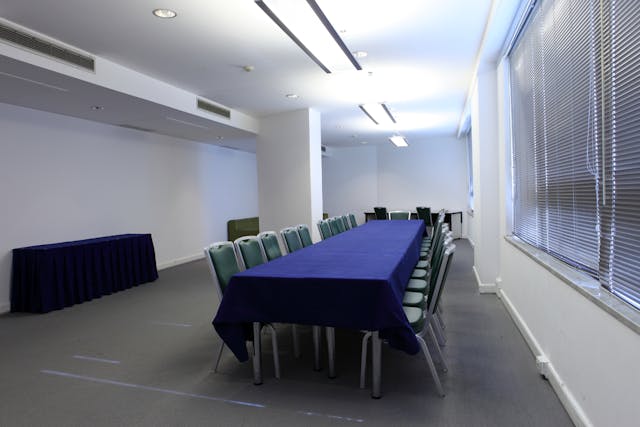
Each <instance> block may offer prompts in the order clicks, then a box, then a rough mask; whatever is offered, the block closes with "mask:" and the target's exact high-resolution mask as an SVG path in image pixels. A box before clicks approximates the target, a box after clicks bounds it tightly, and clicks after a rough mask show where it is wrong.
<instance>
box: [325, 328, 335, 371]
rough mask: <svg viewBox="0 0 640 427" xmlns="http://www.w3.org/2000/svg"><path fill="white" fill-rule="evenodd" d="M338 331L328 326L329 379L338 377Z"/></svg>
mask: <svg viewBox="0 0 640 427" xmlns="http://www.w3.org/2000/svg"><path fill="white" fill-rule="evenodd" d="M335 354H336V330H335V329H334V328H331V327H329V326H327V356H328V359H329V378H331V379H334V378H335V377H336V363H335Z"/></svg>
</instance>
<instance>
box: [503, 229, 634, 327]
mask: <svg viewBox="0 0 640 427" xmlns="http://www.w3.org/2000/svg"><path fill="white" fill-rule="evenodd" d="M505 240H506V241H507V242H509V243H510V244H511V245H513V246H514V247H516V248H518V249H519V250H520V251H522V252H523V253H524V254H525V255H527V256H528V257H529V258H531V259H532V260H534V261H535V262H536V263H538V264H539V265H541V266H542V267H544V268H545V269H546V270H548V271H549V272H550V273H551V274H553V275H554V276H556V277H557V278H558V279H560V280H562V281H563V282H565V283H566V284H568V285H569V286H571V287H572V288H573V289H575V290H576V291H578V292H579V293H580V294H582V295H583V296H585V297H586V298H587V299H588V300H590V301H591V302H593V303H594V304H595V305H597V306H598V307H600V308H602V309H603V310H605V311H606V312H607V313H609V314H610V315H611V316H613V317H614V318H616V319H617V320H618V321H620V322H621V323H623V324H624V325H626V326H627V327H628V328H630V329H631V330H633V331H634V332H635V333H636V334H639V335H640V311H638V310H636V309H635V308H633V307H632V306H630V305H629V304H627V303H625V302H624V301H622V300H620V299H618V298H617V297H615V296H614V295H613V294H611V293H610V292H609V291H607V290H606V289H603V288H602V287H601V286H600V283H598V281H597V280H595V279H594V278H592V277H591V276H588V275H587V274H585V273H582V272H581V271H578V270H576V269H575V268H573V267H571V266H569V265H567V264H565V263H563V262H561V261H559V260H557V259H555V258H554V257H552V256H551V255H549V254H547V253H545V252H543V251H541V250H539V249H536V248H535V247H533V246H531V245H529V244H528V243H525V242H523V241H522V240H520V239H519V238H517V237H515V236H505Z"/></svg>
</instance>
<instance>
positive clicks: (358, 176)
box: [323, 136, 468, 234]
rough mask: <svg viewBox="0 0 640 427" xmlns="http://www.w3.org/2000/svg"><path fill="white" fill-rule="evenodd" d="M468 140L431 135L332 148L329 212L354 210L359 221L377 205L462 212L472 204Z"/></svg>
mask: <svg viewBox="0 0 640 427" xmlns="http://www.w3.org/2000/svg"><path fill="white" fill-rule="evenodd" d="M467 174H468V171H467V145H466V141H465V140H464V139H457V138H454V137H446V136H441V137H433V138H430V139H428V140H425V141H409V147H405V148H396V147H394V146H393V145H391V144H387V145H378V146H363V147H352V148H332V149H331V156H330V157H326V158H324V159H323V183H324V190H323V192H324V194H323V196H324V205H325V212H327V213H329V215H330V216H333V215H339V214H344V213H349V212H352V213H354V214H356V218H357V219H358V222H362V221H364V215H363V212H364V211H367V212H372V211H373V207H374V206H386V207H387V209H389V210H397V209H407V210H411V211H415V209H416V206H430V207H431V208H432V209H435V210H438V209H448V210H450V211H461V212H463V215H465V216H464V218H463V234H464V230H465V222H466V211H467V206H468V201H467V198H468V175H467Z"/></svg>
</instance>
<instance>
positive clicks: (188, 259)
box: [158, 253, 204, 270]
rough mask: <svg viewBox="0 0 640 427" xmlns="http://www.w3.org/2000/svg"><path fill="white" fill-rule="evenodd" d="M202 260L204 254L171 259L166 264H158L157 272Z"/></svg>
mask: <svg viewBox="0 0 640 427" xmlns="http://www.w3.org/2000/svg"><path fill="white" fill-rule="evenodd" d="M202 258H204V253H199V254H194V255H189V256H186V257H183V258H176V259H172V260H170V261H166V262H163V263H160V264H158V270H164V269H167V268H171V267H175V266H176V265H180V264H186V263H188V262H191V261H196V260H199V259H202Z"/></svg>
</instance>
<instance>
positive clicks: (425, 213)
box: [416, 206, 433, 227]
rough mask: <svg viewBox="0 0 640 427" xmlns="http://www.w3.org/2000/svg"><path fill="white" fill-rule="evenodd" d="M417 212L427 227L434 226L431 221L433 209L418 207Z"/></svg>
mask: <svg viewBox="0 0 640 427" xmlns="http://www.w3.org/2000/svg"><path fill="white" fill-rule="evenodd" d="M416 212H417V214H418V219H421V220H423V221H424V224H425V225H426V226H427V227H432V226H433V222H432V221H431V208H427V207H424V206H418V207H417V208H416Z"/></svg>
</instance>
